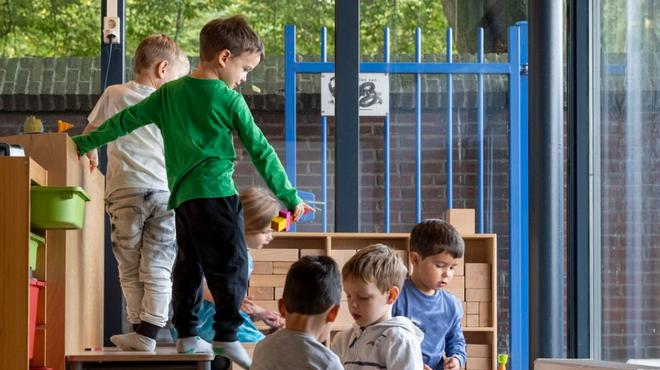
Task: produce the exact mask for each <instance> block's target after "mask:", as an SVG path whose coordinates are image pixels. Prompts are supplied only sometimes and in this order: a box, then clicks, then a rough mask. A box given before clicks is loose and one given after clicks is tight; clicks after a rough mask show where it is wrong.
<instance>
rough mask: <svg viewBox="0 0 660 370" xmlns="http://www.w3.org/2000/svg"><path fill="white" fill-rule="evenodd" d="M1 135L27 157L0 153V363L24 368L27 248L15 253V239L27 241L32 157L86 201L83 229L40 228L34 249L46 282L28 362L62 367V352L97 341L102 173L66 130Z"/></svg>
mask: <svg viewBox="0 0 660 370" xmlns="http://www.w3.org/2000/svg"><path fill="white" fill-rule="evenodd" d="M0 141H1V142H7V143H10V144H18V145H21V146H22V147H23V148H24V149H25V152H26V155H28V156H29V158H28V157H0V163H2V168H0V187H1V188H0V197H1V198H0V369H12V370H14V369H17V370H23V369H28V366H29V365H28V363H29V362H28V353H27V352H28V347H27V338H28V331H27V328H28V327H27V315H28V308H29V302H28V298H27V294H28V288H27V284H28V281H27V279H28V274H29V272H28V271H29V270H28V249H27V246H26V247H25V248H24V251H22V249H23V248H20V249H21V251H18V249H19V248H18V247H17V245H20V244H16V243H22V244H25V243H28V241H29V232H30V187H29V184H30V182H29V179H30V177H29V176H28V175H26V173H29V172H30V171H32V168H33V166H32V163H35V162H36V163H38V164H39V166H40V167H42V168H43V170H44V172H45V171H47V173H48V185H49V186H80V187H82V188H83V189H85V191H86V192H87V193H88V194H89V195H90V196H91V198H92V200H91V201H90V202H87V203H86V204H85V214H84V221H83V223H84V226H83V229H81V230H49V231H47V232H46V233H45V234H42V236H44V235H45V236H46V245H45V248H44V247H41V248H39V252H38V253H39V255H38V259H39V262H38V265H37V271H38V274H37V276H36V277H37V278H38V279H39V280H43V281H45V282H46V287H45V291H44V290H43V289H42V292H41V293H40V294H45V296H44V297H42V298H45V299H44V300H43V302H45V303H44V304H43V305H42V306H40V310H39V311H38V313H37V315H38V319H37V320H38V321H37V324H38V325H37V331H36V337H35V352H34V359H33V360H32V364H33V365H45V366H48V367H50V368H53V369H54V370H65V369H66V359H65V357H66V355H67V354H70V353H75V352H79V351H83V350H84V349H85V348H86V347H96V346H101V345H102V344H103V285H104V284H103V270H104V202H103V196H104V184H105V181H104V177H103V175H102V174H101V173H100V172H99V171H98V170H97V171H94V173H91V174H90V172H89V162H88V161H87V159H86V158H84V159H83V160H80V159H78V154H77V151H76V145H75V143H73V141H72V140H71V139H70V138H69V136H68V135H67V134H65V133H61V134H34V135H20V136H10V137H3V138H0ZM30 158H31V160H32V161H31V162H30V165H26V166H27V168H22V167H21V165H20V163H23V162H25V161H29V160H30ZM15 161H17V162H16V163H14V162H15ZM33 232H34V231H33ZM37 233H41V231H37ZM17 241H18V242H17ZM19 265H20V266H19ZM23 265H24V266H23ZM42 273H43V274H44V275H43V276H41V275H40V274H42ZM18 282H21V286H20V287H18V286H17V285H16V284H17V283H18ZM23 287H25V289H23ZM8 330H9V331H8ZM10 333H15V334H16V335H17V336H14V335H13V334H10ZM23 338H25V341H24V340H23ZM24 343H25V344H24Z"/></svg>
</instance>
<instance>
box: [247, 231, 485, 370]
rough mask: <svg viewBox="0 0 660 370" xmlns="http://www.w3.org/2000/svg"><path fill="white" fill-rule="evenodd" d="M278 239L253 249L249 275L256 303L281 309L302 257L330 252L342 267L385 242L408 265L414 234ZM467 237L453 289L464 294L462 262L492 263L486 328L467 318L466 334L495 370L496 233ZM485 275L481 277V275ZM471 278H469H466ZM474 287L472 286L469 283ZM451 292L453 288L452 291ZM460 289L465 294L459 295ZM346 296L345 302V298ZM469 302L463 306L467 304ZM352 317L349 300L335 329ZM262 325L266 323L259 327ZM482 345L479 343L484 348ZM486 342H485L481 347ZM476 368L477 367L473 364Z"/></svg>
mask: <svg viewBox="0 0 660 370" xmlns="http://www.w3.org/2000/svg"><path fill="white" fill-rule="evenodd" d="M273 236H274V239H273V241H271V242H270V244H269V245H268V246H266V248H264V249H261V250H250V254H251V255H252V258H253V260H254V264H255V266H254V272H253V273H252V276H251V277H250V284H249V288H248V295H254V296H255V303H257V304H258V305H259V306H261V307H263V308H266V309H268V310H274V311H277V300H278V299H279V298H280V297H281V296H282V289H283V287H284V276H286V272H287V271H288V267H289V266H290V265H291V264H292V263H293V262H295V261H296V260H297V259H298V258H300V257H301V256H303V255H306V254H314V255H330V256H332V257H333V258H334V259H335V260H336V261H337V263H338V264H339V267H340V269H341V267H342V266H343V265H344V263H345V262H346V261H347V260H348V259H349V258H350V257H351V256H352V255H353V254H354V253H355V252H356V251H357V250H358V249H360V248H363V247H366V246H368V245H370V244H375V243H383V244H387V245H389V246H391V247H392V248H394V249H395V250H396V251H397V253H398V254H399V256H401V257H402V258H403V259H404V261H405V262H406V263H407V264H408V265H409V266H410V264H409V262H408V253H409V251H410V234H404V233H391V234H376V233H273ZM462 237H463V240H464V241H465V249H466V251H465V256H464V258H463V259H462V261H461V262H462V263H461V265H460V266H459V268H458V269H457V270H456V274H455V276H454V280H453V281H452V284H451V287H452V289H453V290H454V291H456V292H457V293H458V294H456V295H457V296H459V298H461V299H462V300H464V298H465V296H466V294H465V286H466V284H465V281H466V279H465V276H464V263H468V264H487V265H488V266H489V276H488V277H487V279H488V290H489V292H488V297H487V298H484V297H482V298H481V299H483V300H484V301H485V302H484V303H488V306H487V308H488V312H487V313H485V315H484V317H487V322H483V324H485V326H467V325H465V324H466V323H467V322H466V320H465V317H464V320H463V321H464V324H463V333H464V334H465V339H466V342H467V344H468V345H477V346H476V347H470V348H471V349H472V348H477V347H479V348H477V349H479V350H480V351H481V353H483V351H484V350H485V349H488V353H489V354H490V355H489V356H488V359H489V360H490V363H491V366H490V367H489V368H491V369H495V368H497V367H496V366H497V312H496V306H497V286H496V283H497V279H496V273H497V238H496V235H494V234H466V235H462ZM482 278H483V277H482ZM468 279H470V278H469V277H468ZM470 285H471V286H472V284H470ZM452 292H453V291H452ZM460 293H462V297H460ZM345 299H346V297H345V295H344V294H342V300H343V301H344V302H345ZM465 307H466V306H465V305H464V308H465ZM352 323H353V319H352V317H351V316H350V314H349V312H348V309H347V306H346V304H343V305H342V308H341V309H340V313H339V317H338V318H337V321H335V325H334V326H333V332H334V333H336V332H338V331H340V330H343V329H346V328H348V327H350V326H351V325H352ZM257 327H258V328H260V329H267V327H266V326H263V325H257ZM480 345H481V346H480ZM483 345H487V346H488V347H486V346H483ZM483 359H484V358H480V359H479V360H476V359H475V361H474V365H478V363H481V366H482V367H483V363H484V361H483ZM467 369H470V358H468V363H467ZM475 369H478V367H477V368H475Z"/></svg>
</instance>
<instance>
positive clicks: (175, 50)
mask: <svg viewBox="0 0 660 370" xmlns="http://www.w3.org/2000/svg"><path fill="white" fill-rule="evenodd" d="M163 60H167V61H168V62H169V63H171V64H179V65H182V66H184V67H187V66H188V57H186V54H185V53H184V52H183V50H181V48H180V47H179V45H177V44H176V42H174V40H172V39H171V38H170V37H169V36H167V35H164V34H158V35H151V36H147V37H146V38H145V39H144V40H142V41H141V42H140V45H138V47H137V49H136V50H135V56H134V57H133V71H134V72H135V74H136V75H139V74H140V73H142V72H143V71H144V70H145V69H148V68H150V67H151V66H153V65H154V63H159V62H162V61H163Z"/></svg>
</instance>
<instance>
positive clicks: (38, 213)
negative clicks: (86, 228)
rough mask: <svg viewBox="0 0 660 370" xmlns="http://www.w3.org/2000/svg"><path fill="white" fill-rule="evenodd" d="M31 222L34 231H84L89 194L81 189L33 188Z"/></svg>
mask: <svg viewBox="0 0 660 370" xmlns="http://www.w3.org/2000/svg"><path fill="white" fill-rule="evenodd" d="M31 191H32V202H31V203H32V206H31V212H32V214H31V216H30V222H31V226H32V228H33V229H46V230H72V229H82V226H83V215H84V214H85V202H89V201H90V200H91V199H92V198H90V196H89V194H87V193H86V192H85V190H83V189H82V188H81V187H57V186H33V187H32V188H31Z"/></svg>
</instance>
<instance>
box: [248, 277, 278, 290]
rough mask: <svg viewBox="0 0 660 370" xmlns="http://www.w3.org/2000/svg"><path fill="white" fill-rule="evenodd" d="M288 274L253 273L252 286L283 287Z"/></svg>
mask: <svg viewBox="0 0 660 370" xmlns="http://www.w3.org/2000/svg"><path fill="white" fill-rule="evenodd" d="M285 280H286V275H254V274H253V275H252V277H250V287H276V288H283V287H284V281H285Z"/></svg>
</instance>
